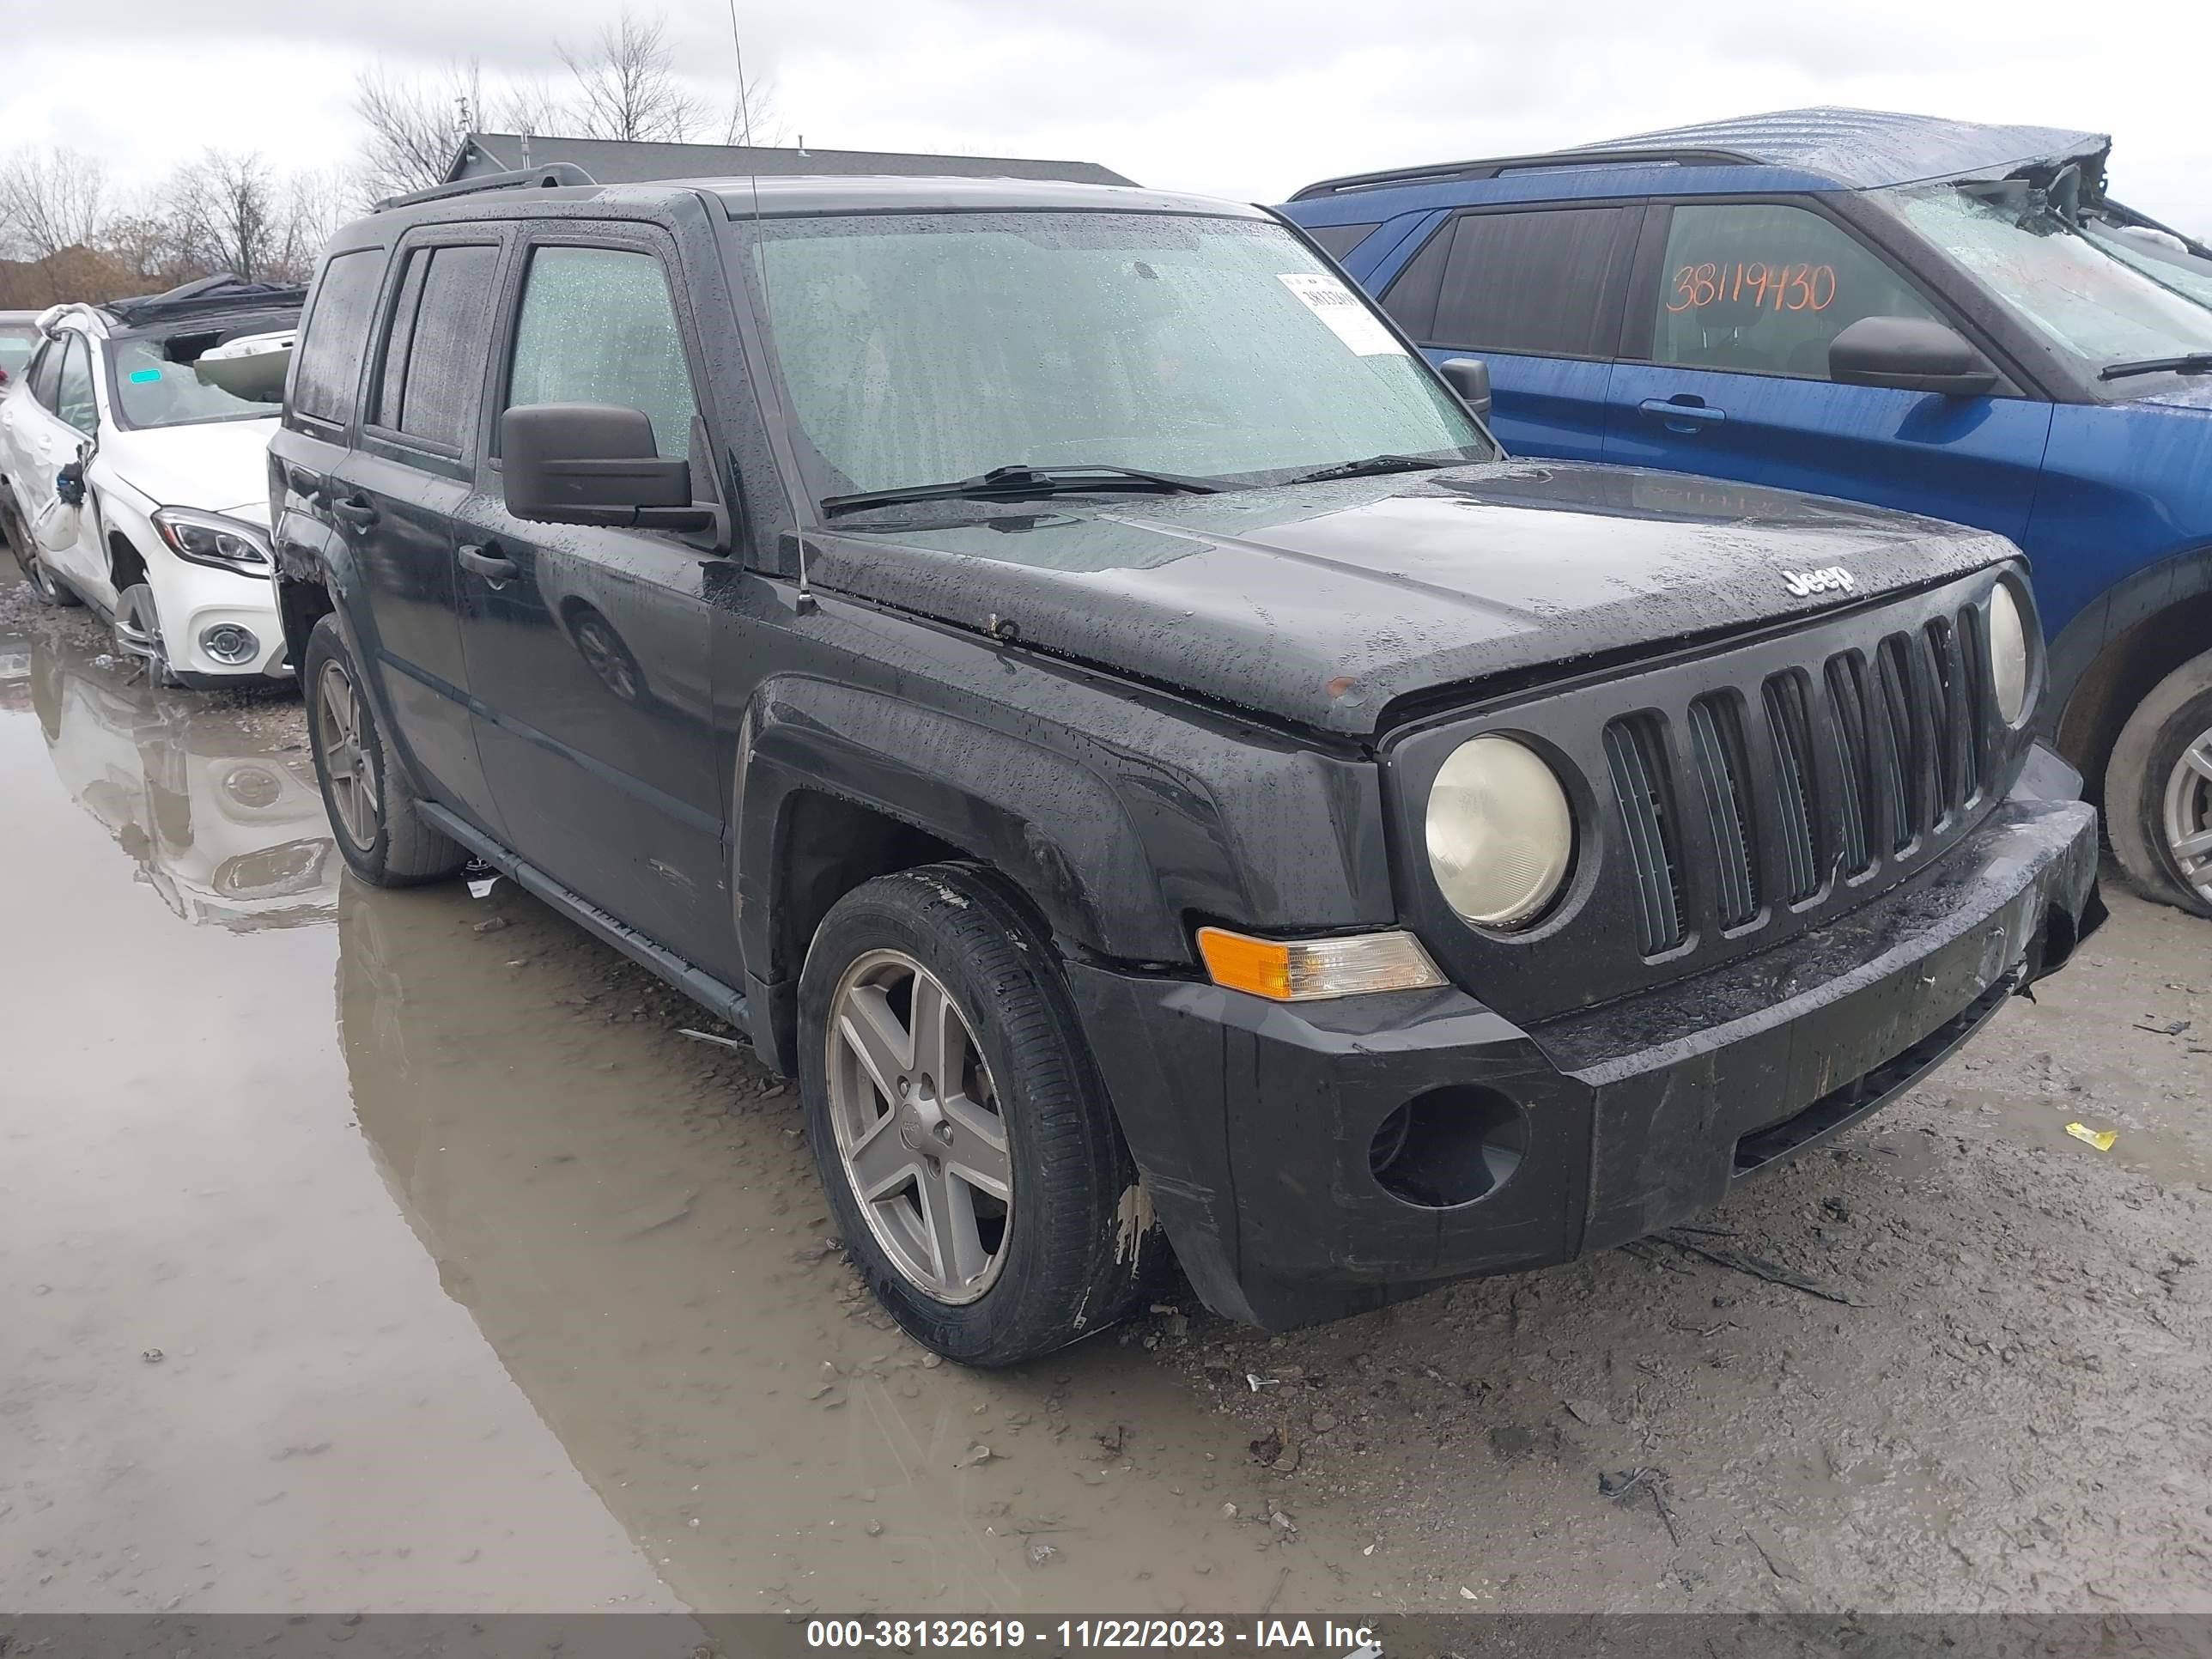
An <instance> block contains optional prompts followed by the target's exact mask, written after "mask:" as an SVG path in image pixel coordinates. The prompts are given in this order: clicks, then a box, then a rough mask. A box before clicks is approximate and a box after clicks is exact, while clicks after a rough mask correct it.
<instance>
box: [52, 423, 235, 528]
mask: <svg viewBox="0 0 2212 1659" xmlns="http://www.w3.org/2000/svg"><path fill="white" fill-rule="evenodd" d="M275 432H276V422H275V421H273V420H266V421H264V420H252V421H204V422H198V423H197V424H194V425H189V426H155V427H141V428H138V429H137V430H135V431H129V432H125V431H118V430H114V429H111V430H109V431H108V432H106V434H105V435H103V436H102V437H101V438H100V454H99V456H98V458H97V459H95V460H94V463H93V465H94V467H95V468H98V467H106V469H108V470H109V471H111V472H112V473H113V475H114V476H115V477H118V478H119V479H121V480H122V481H123V482H124V483H126V484H128V485H130V486H131V489H135V490H137V492H138V493H139V494H140V495H144V496H146V497H147V498H148V499H149V501H152V502H153V504H154V505H155V507H198V508H199V509H200V510H201V511H202V512H204V513H228V515H229V516H231V517H232V518H235V519H244V520H247V521H248V522H249V523H252V524H257V525H260V526H263V527H264V528H266V527H267V526H268V523H269V440H270V437H271V435H274V434H275Z"/></svg>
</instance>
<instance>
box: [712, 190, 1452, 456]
mask: <svg viewBox="0 0 2212 1659" xmlns="http://www.w3.org/2000/svg"><path fill="white" fill-rule="evenodd" d="M748 228H749V229H754V230H757V234H758V236H759V237H760V239H761V241H760V245H759V267H758V269H759V272H760V276H761V279H762V281H763V283H764V285H765V289H766V293H765V296H764V297H765V299H766V301H767V303H766V306H765V307H764V309H765V311H766V313H767V315H768V317H769V326H770V329H771V331H773V333H774V335H775V356H776V359H777V364H778V368H779V369H780V371H781V375H782V379H783V381H784V386H785V391H786V394H787V402H788V406H789V408H790V409H791V411H792V413H793V416H794V419H795V422H796V424H797V425H798V427H799V429H800V431H801V432H802V433H803V435H804V436H805V440H806V442H805V444H804V445H802V446H801V453H802V455H803V456H804V459H805V465H807V468H808V470H809V471H810V473H811V475H812V476H811V477H810V479H809V483H810V486H811V489H813V491H814V493H815V494H816V495H819V496H835V495H843V494H848V493H851V492H856V491H867V490H878V489H901V488H904V487H908V486H918V485H923V484H930V483H942V482H945V481H948V480H952V479H959V478H967V477H975V476H976V475H978V474H981V473H982V472H985V471H988V470H990V469H991V468H994V467H998V466H1006V465H1025V466H1079V465H1103V466H1116V467H1132V468H1142V469H1145V470H1146V471H1156V472H1165V473H1173V474H1176V475H1179V476H1184V477H1199V478H1204V479H1207V480H1212V481H1218V482H1220V483H1231V484H1233V483H1253V484H1258V483H1271V482H1276V481H1279V480H1280V479H1285V478H1288V477H1292V476H1295V475H1296V474H1297V473H1301V472H1305V471H1312V470H1313V469H1315V468H1316V467H1321V466H1327V465H1333V464H1334V463H1337V462H1340V461H1348V460H1358V459H1365V458H1367V457H1370V456H1373V455H1378V454H1386V453H1387V454H1406V455H1419V456H1432V457H1435V458H1437V459H1441V460H1447V461H1449V460H1486V459H1490V458H1491V457H1492V455H1493V454H1494V453H1495V452H1494V450H1493V449H1492V447H1491V445H1490V443H1489V442H1488V441H1487V440H1486V438H1485V436H1484V435H1483V434H1482V432H1481V430H1480V428H1478V427H1477V426H1476V425H1475V424H1474V421H1473V420H1472V419H1470V418H1469V416H1468V414H1467V412H1466V410H1464V409H1462V407H1460V405H1459V404H1458V403H1457V402H1456V401H1455V399H1454V398H1452V397H1451V396H1450V395H1449V393H1448V392H1445V391H1444V390H1443V388H1442V387H1441V386H1438V385H1437V382H1436V381H1435V380H1434V379H1433V378H1432V377H1431V374H1429V372H1428V371H1427V369H1426V368H1425V367H1423V366H1422V365H1421V364H1419V362H1417V361H1416V360H1415V359H1414V358H1413V357H1412V356H1408V354H1407V351H1406V349H1405V348H1404V347H1403V346H1402V345H1401V343H1400V342H1399V340H1398V338H1397V337H1396V336H1395V334H1393V333H1392V332H1391V331H1390V330H1389V328H1387V327H1385V326H1384V325H1383V323H1382V322H1381V321H1380V320H1379V319H1377V318H1376V315H1375V313H1373V312H1372V311H1371V310H1370V309H1369V307H1368V305H1367V302H1366V301H1364V299H1362V298H1361V297H1359V296H1358V295H1356V294H1354V293H1353V292H1352V291H1351V290H1349V289H1347V288H1346V286H1345V284H1344V283H1342V282H1341V281H1340V280H1339V279H1338V277H1337V276H1335V275H1334V273H1333V272H1331V271H1329V270H1328V269H1326V268H1325V267H1324V266H1323V265H1322V263H1321V262H1320V261H1319V260H1318V259H1316V258H1315V257H1314V255H1313V254H1312V253H1311V252H1310V251H1309V250H1308V249H1307V248H1306V246H1304V244H1303V243H1302V242H1300V241H1299V240H1297V238H1296V237H1294V236H1292V235H1291V234H1288V233H1287V232H1285V230H1283V229H1282V228H1281V227H1279V226H1278V225H1274V224H1272V223H1269V222H1266V221H1262V220H1242V219H1225V218H1208V217H1200V216H1188V217H1186V216H1172V215H1166V214H1129V213H1042V212H1039V213H988V214H973V213H959V214H935V215H900V216H878V215H870V216H836V217H826V218H805V219H781V220H778V219H770V220H767V221H764V222H760V223H759V224H758V225H757V227H748ZM809 452H811V453H809Z"/></svg>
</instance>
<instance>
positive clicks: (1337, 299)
mask: <svg viewBox="0 0 2212 1659" xmlns="http://www.w3.org/2000/svg"><path fill="white" fill-rule="evenodd" d="M1276 280H1277V281H1278V282H1279V283H1282V285H1283V286H1284V287H1285V288H1286V289H1290V291H1291V293H1293V294H1295V295H1297V296H1298V298H1299V299H1301V300H1303V301H1305V302H1306V307H1307V309H1308V310H1310V311H1311V312H1312V313H1313V314H1314V315H1315V316H1316V317H1318V318H1320V319H1322V321H1323V322H1324V323H1327V324H1328V330H1329V332H1330V333H1332V334H1334V335H1335V336H1336V337H1337V338H1338V339H1340V340H1341V341H1343V342H1344V343H1345V344H1346V345H1347V346H1350V347H1351V348H1352V350H1353V351H1354V352H1356V353H1357V354H1358V356H1362V357H1402V356H1405V355H1406V348H1405V347H1403V346H1401V345H1400V344H1399V343H1398V342H1397V339H1396V338H1395V337H1394V336H1393V335H1392V334H1391V332H1390V331H1389V329H1387V328H1385V327H1383V319H1381V318H1379V317H1377V316H1376V314H1375V313H1373V312H1371V311H1370V310H1369V309H1368V308H1367V304H1366V301H1363V300H1362V299H1360V298H1359V296H1358V295H1356V294H1354V293H1353V292H1352V290H1351V289H1348V288H1346V287H1345V285H1344V284H1343V283H1340V282H1338V281H1337V280H1336V278H1335V277H1334V276H1330V275H1329V274H1328V272H1327V271H1325V270H1295V271H1290V272H1286V273H1285V275H1283V276H1279V277H1277V278H1276Z"/></svg>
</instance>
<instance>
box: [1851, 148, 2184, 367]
mask: <svg viewBox="0 0 2212 1659" xmlns="http://www.w3.org/2000/svg"><path fill="white" fill-rule="evenodd" d="M1883 193H1884V194H1885V195H1886V196H1887V197H1888V198H1889V200H1890V203H1891V205H1892V206H1893V208H1894V209H1895V210H1896V211H1897V213H1898V214H1899V216H1900V217H1902V218H1903V219H1904V220H1905V222H1906V223H1907V224H1909V225H1911V227H1912V228H1914V229H1915V230H1917V231H1918V232H1919V233H1920V234H1922V235H1923V236H1924V237H1926V238H1927V239H1928V240H1929V241H1931V242H1933V243H1934V244H1935V245H1936V246H1937V247H1938V248H1940V249H1941V250H1942V252H1945V253H1947V254H1948V255H1949V256H1950V257H1951V258H1953V259H1954V260H1955V261H1956V262H1957V263H1958V264H1960V266H1962V267H1963V268H1964V269H1965V270H1966V272H1967V273H1968V275H1970V276H1972V277H1973V278H1974V279H1975V280H1976V281H1977V282H1978V283H1980V284H1981V285H1982V286H1983V287H1984V289H1987V290H1988V291H1989V292H1990V294H1992V295H1995V296H1996V299H1997V300H1998V301H2001V302H2002V304H2004V305H2005V306H2006V307H2008V309H2010V310H2011V311H2012V312H2013V313H2015V315H2016V316H2018V317H2020V318H2021V319H2023V320H2024V321H2026V322H2027V324H2028V325H2030V326H2032V327H2033V328H2034V329H2035V330H2036V331H2038V332H2039V333H2040V334H2042V335H2044V336H2045V337H2046V338H2048V339H2050V340H2051V341H2053V342H2054V343H2057V345H2058V346H2059V347H2060V348H2061V349H2063V350H2065V351H2067V352H2069V354H2071V355H2072V356H2075V357H2076V358H2078V359H2080V360H2081V362H2082V363H2083V364H2084V365H2086V366H2087V368H2090V369H2091V370H2092V371H2094V372H2099V373H2101V372H2102V371H2104V370H2106V369H2107V368H2123V369H2128V368H2140V367H2142V365H2144V364H2145V363H2147V362H2148V363H2157V362H2165V361H2168V360H2172V361H2183V362H2185V361H2187V360H2190V359H2191V358H2193V357H2194V356H2197V354H2200V353H2204V352H2212V304H2208V303H2207V302H2206V301H2204V300H2203V299H2202V298H2200V297H2197V296H2196V295H2192V294H2191V292H2190V291H2189V290H2188V289H2187V288H2186V287H2185V285H2184V284H2183V283H2176V282H2171V281H2160V280H2159V279H2158V278H2156V277H2154V276H2151V275H2150V274H2148V272H2146V270H2144V269H2143V262H2142V258H2140V256H2138V257H2137V258H2124V257H2122V256H2121V255H2120V254H2119V253H2118V251H2117V250H2116V249H2114V248H2113V247H2112V246H2111V240H2112V238H2111V234H2110V233H2106V234H2103V235H2096V234H2089V233H2087V232H2085V231H2084V229H2083V228H2082V227H2081V225H2080V224H2078V223H2077V222H2075V220H2074V219H2073V218H2072V217H2069V216H2065V215H2062V214H2061V213H2060V212H2058V211H2057V210H2056V209H2054V208H2053V207H2051V205H2050V204H2048V202H2047V201H2045V199H2044V198H2043V197H2042V196H2041V195H2040V194H2039V192H2035V191H2029V190H2027V189H2025V188H2024V187H2021V186H2019V185H2017V184H2016V182H2015V181H2012V180H2006V181H2003V182H2002V183H1999V184H1995V185H1987V184H1972V185H1955V184H1951V185H1906V186H1905V187H1903V188H1900V189H1896V190H1891V191H1885V192H1883Z"/></svg>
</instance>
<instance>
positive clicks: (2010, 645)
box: [1990, 581, 2027, 726]
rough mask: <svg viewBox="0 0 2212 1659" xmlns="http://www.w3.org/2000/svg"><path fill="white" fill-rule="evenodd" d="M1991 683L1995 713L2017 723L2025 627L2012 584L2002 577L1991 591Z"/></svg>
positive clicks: (2023, 692)
mask: <svg viewBox="0 0 2212 1659" xmlns="http://www.w3.org/2000/svg"><path fill="white" fill-rule="evenodd" d="M1990 684H1991V685H1992V686H1993V687H1994V688H1995V689H1996V699H1997V717H1998V718H1999V719H2000V720H2003V721H2004V723H2005V724H2006V725H2007V726H2017V725H2019V724H2020V717H2021V715H2022V714H2026V713H2027V624H2026V623H2025V622H2023V621H2022V619H2021V614H2020V601H2019V600H2018V599H2015V598H2014V597H2013V592H2012V584H2011V583H2010V582H2004V581H2001V582H1999V583H1998V584H1997V585H1996V589H1995V591H1994V592H1991V593H1990Z"/></svg>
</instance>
